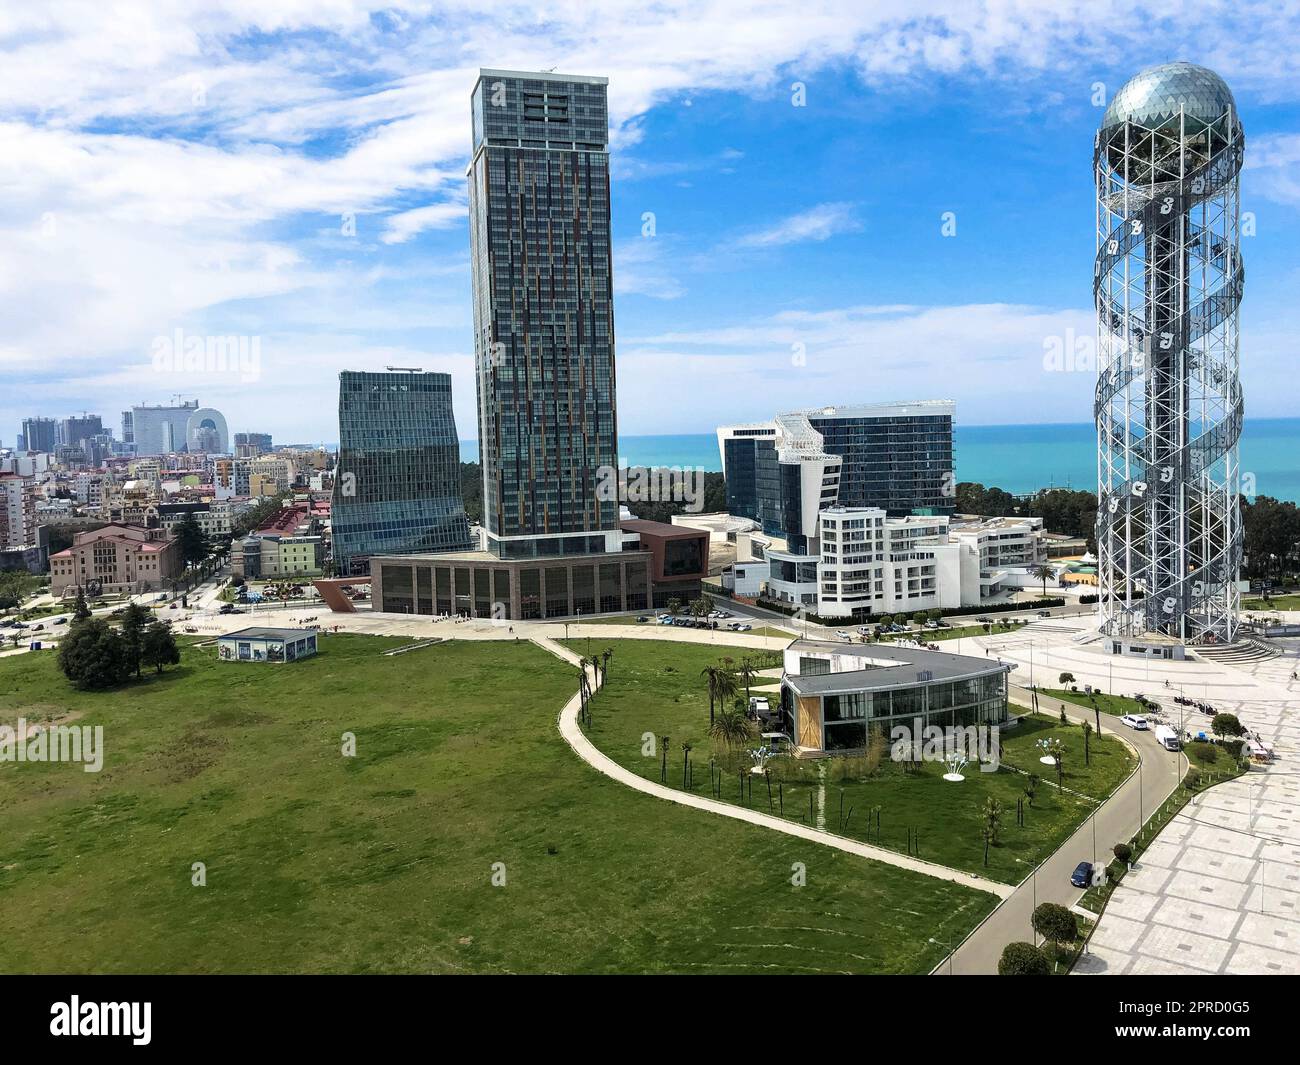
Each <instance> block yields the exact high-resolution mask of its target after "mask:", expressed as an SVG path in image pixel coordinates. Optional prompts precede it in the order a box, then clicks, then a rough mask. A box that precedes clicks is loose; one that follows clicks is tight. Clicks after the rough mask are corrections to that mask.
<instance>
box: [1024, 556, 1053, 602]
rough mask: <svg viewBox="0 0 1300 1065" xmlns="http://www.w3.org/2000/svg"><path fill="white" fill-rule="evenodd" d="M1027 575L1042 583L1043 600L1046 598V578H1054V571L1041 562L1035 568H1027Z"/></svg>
mask: <svg viewBox="0 0 1300 1065" xmlns="http://www.w3.org/2000/svg"><path fill="white" fill-rule="evenodd" d="M1029 575H1030V576H1031V577H1034V578H1036V579H1038V580H1041V581H1042V582H1043V598H1044V599H1046V598H1047V578H1049V577H1054V576H1055V575H1056V571H1055V570H1054V569H1052V567H1051V566H1044V565H1043V564H1042V563H1041V562H1040V563H1039V564H1038V565H1037V566H1030V567H1029Z"/></svg>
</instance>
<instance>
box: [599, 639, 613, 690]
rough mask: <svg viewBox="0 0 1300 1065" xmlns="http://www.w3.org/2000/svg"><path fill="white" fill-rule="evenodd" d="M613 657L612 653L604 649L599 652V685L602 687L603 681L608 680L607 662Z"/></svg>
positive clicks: (608, 649)
mask: <svg viewBox="0 0 1300 1065" xmlns="http://www.w3.org/2000/svg"><path fill="white" fill-rule="evenodd" d="M613 657H614V652H613V651H612V650H611V649H610V648H608V647H606V648H605V649H604V650H603V651H601V652H600V683H601V685H602V686H603V685H604V683H605V681H607V680H609V660H610V659H611V658H613Z"/></svg>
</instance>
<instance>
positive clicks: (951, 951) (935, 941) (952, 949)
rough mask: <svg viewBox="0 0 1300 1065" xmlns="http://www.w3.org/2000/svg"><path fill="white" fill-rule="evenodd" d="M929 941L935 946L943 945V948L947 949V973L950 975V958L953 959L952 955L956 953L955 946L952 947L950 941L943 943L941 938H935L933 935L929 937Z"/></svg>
mask: <svg viewBox="0 0 1300 1065" xmlns="http://www.w3.org/2000/svg"><path fill="white" fill-rule="evenodd" d="M930 942H931V943H933V944H934V945H935V946H936V947H943V948H944V949H945V950H947V951H948V975H949V976H952V974H953V972H952V959H953V955H954V954H956V953H957V948H956V947H954V946H953V945H952V944H951V943H945V942H944V941H943V940H941V939H935V938H934V936H931V937H930Z"/></svg>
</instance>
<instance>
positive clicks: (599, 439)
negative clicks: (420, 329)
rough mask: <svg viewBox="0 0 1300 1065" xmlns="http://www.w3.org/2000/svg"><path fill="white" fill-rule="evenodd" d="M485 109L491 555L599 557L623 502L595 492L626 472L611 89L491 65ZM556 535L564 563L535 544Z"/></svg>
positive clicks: (481, 189) (479, 189) (481, 89)
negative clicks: (620, 411)
mask: <svg viewBox="0 0 1300 1065" xmlns="http://www.w3.org/2000/svg"><path fill="white" fill-rule="evenodd" d="M471 111H472V116H473V159H472V162H471V165H470V168H469V196H470V255H471V268H472V284H473V293H474V331H475V338H474V339H475V368H476V373H477V386H478V431H479V454H480V460H481V462H482V466H483V508H484V525H485V527H486V529H487V533H488V548H489V550H491V551H492V552H493V553H494V554H496V555H498V556H500V557H502V558H534V557H543V556H544V555H547V554H551V553H568V554H589V553H595V552H600V551H603V550H605V549H606V546H607V541H606V540H605V538H604V537H600V536H596V537H591V536H584V535H581V534H583V533H595V532H612V531H615V530H617V527H618V500H617V498H613V497H608V498H602V496H601V494H600V493H598V490H597V489H598V484H599V480H598V471H599V470H600V468H601V467H609V468H611V469H612V468H616V467H617V465H618V458H617V425H616V414H615V377H614V311H613V270H612V260H611V254H610V199H609V197H610V185H609V154H608V147H607V141H608V124H609V119H608V110H607V105H606V81H605V79H604V78H589V77H577V76H562V75H558V74H532V73H518V72H510V71H493V70H484V71H481V72H480V75H479V80H478V83H477V84H476V86H475V88H474V91H473V94H472V97H471ZM575 534H576V535H575ZM556 537H564V538H565V539H566V543H565V544H564V545H562V547H561V549H560V551H558V552H552V549H551V548H550V547H547V548H545V549H544V550H543V549H540V548H539V546H538V545H537V543H536V541H537V540H538V539H539V538H552V539H553V538H556ZM570 537H571V538H572V542H571V543H570V542H567V541H568V539H569V538H570Z"/></svg>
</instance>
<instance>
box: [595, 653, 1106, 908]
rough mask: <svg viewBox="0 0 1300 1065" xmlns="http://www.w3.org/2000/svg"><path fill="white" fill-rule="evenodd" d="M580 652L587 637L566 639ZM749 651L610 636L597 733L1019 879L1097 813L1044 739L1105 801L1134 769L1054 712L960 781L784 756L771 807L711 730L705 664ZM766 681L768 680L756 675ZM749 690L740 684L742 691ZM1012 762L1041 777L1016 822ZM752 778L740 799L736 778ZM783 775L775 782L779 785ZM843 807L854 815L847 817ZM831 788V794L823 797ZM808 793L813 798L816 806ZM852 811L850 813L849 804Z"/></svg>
mask: <svg viewBox="0 0 1300 1065" xmlns="http://www.w3.org/2000/svg"><path fill="white" fill-rule="evenodd" d="M571 642H572V644H573V646H574V649H575V650H578V651H581V646H580V641H577V640H574V641H571ZM744 654H745V650H744V649H743V648H713V647H700V646H695V645H686V646H684V645H681V644H672V645H668V644H665V643H661V642H657V641H640V640H637V641H630V640H628V641H623V642H621V643H619V644H616V645H615V649H614V656H613V658H612V659H611V661H610V673H609V684H608V686H607V687H606V688H604V689H603V690H602V691H600V692H599V693H598V694H597V696H596V697H595V699H594V700H593V707H592V724H591V728H590V729H589V735H590V736H591V739H592V741H593V742H594V743H595V744H596V745H597V746H599V747H600V748H601V750H603V751H604V752H605V753H606V754H608V755H609V756H610V757H611V758H613V759H615V760H616V761H617V762H619V763H620V764H622V765H624V766H625V767H627V768H628V769H630V770H632V771H633V772H635V773H639V774H640V775H642V776H644V777H647V778H648V779H651V780H659V778H660V771H661V759H662V752H661V751H659V750H658V749H657V748H656V753H655V754H654V755H651V756H647V755H645V754H643V753H642V752H643V750H645V747H644V743H645V736H646V734H647V733H650V734H653V735H654V736H656V737H658V736H665V735H666V736H668V737H669V751H670V756H669V759H668V783H670V784H671V785H673V786H674V787H681V786H682V764H683V754H682V749H681V745H682V743H683V742H685V743H689V744H690V746H691V748H692V754H691V758H692V760H693V761H694V763H695V768H694V774H693V775H694V780H693V782H692V786H691V790H693V791H695V792H697V793H699V794H702V795H708V794H710V777H711V770H710V764H709V763H710V759H711V758H712V759H716V760H717V762H718V763H719V764H720V765H721V764H726V766H727V770H726V773H725V775H724V776H723V779H722V786H721V789H720V795H718V797H720V798H722V799H724V800H726V801H728V802H737V803H743V804H744V805H747V806H752V807H754V808H756V809H761V810H765V811H767V810H769V809H770V811H771V812H773V813H777V814H781V815H783V816H786V817H789V818H791V819H792V820H799V821H803V822H804V823H807V822H808V821H809V820H810V817H811V818H812V819H813V820H818V814H820V820H821V821H822V823H824V825H825V827H826V828H827V829H829V830H830V831H834V832H838V833H840V834H841V835H846V836H851V837H853V838H855V839H861V840H866V841H869V842H871V843H877V844H879V845H881V846H884V847H888V848H890V849H893V850H898V851H902V852H906V851H907V849H908V847H909V833H911V836H910V838H911V840H913V841H914V840H915V839H916V835H915V834H916V833H919V838H920V856H921V857H922V858H926V859H928V860H930V861H934V862H939V863H941V864H944V865H949V866H953V867H955V868H959V869H966V870H969V871H970V872H975V873H979V874H981V875H985V876H988V877H989V878H990V879H994V880H999V881H1002V882H1004V883H1018V882H1019V881H1020V880H1022V879H1023V878H1024V876H1025V875H1026V874H1027V873H1028V872H1029V870H1030V869H1031V868H1032V867H1033V866H1034V865H1035V864H1037V862H1039V861H1040V860H1041V859H1042V858H1044V857H1046V856H1047V855H1048V854H1049V853H1051V852H1052V851H1053V850H1055V849H1056V848H1057V847H1059V846H1060V845H1061V843H1063V842H1064V841H1065V839H1066V838H1068V836H1069V835H1070V833H1071V832H1072V831H1073V830H1074V828H1075V827H1076V826H1077V825H1078V824H1080V823H1081V822H1082V821H1083V819H1084V818H1085V817H1087V815H1088V814H1089V813H1090V812H1091V810H1092V809H1093V807H1094V805H1095V804H1094V803H1093V802H1090V801H1088V800H1087V799H1085V798H1081V797H1078V796H1075V795H1071V794H1068V791H1067V792H1061V791H1059V790H1058V789H1057V788H1056V787H1054V786H1052V785H1053V784H1054V783H1055V781H1056V772H1055V770H1054V769H1051V768H1049V767H1047V766H1043V765H1039V764H1038V761H1037V759H1038V757H1039V756H1040V754H1041V751H1039V750H1038V749H1037V747H1036V746H1035V744H1036V742H1037V741H1038V740H1040V739H1044V738H1047V737H1058V738H1060V739H1062V741H1063V742H1064V743H1065V745H1066V753H1065V757H1064V759H1063V765H1064V770H1065V774H1064V784H1065V788H1066V789H1068V790H1072V791H1077V792H1080V793H1082V794H1083V795H1087V796H1093V797H1096V798H1102V797H1104V796H1106V795H1107V794H1109V793H1110V791H1111V790H1113V788H1114V787H1115V785H1116V784H1118V783H1119V781H1120V780H1122V779H1123V778H1124V777H1125V776H1126V775H1127V774H1128V772H1129V769H1130V768H1131V760H1130V759H1131V756H1130V755H1129V752H1128V748H1127V747H1125V746H1124V745H1123V744H1121V743H1120V742H1119V741H1118V740H1115V739H1113V738H1110V737H1103V738H1102V740H1101V742H1100V743H1099V742H1098V740H1097V737H1096V736H1094V737H1093V738H1092V742H1091V754H1090V762H1091V764H1090V765H1089V766H1087V767H1085V766H1084V760H1083V731H1082V729H1081V728H1080V727H1079V726H1077V725H1071V726H1068V727H1064V728H1062V727H1060V726H1059V725H1058V724H1057V723H1056V721H1055V719H1054V718H1049V717H1044V716H1040V717H1037V718H1027V719H1025V720H1024V721H1022V722H1021V724H1020V725H1019V726H1017V727H1016V728H1015V729H1010V730H1006V731H1004V732H1003V734H1002V743H1003V750H1002V759H1003V765H1004V768H1003V769H1002V770H1001V771H1000V772H997V773H981V772H979V770H978V768H977V767H976V766H974V765H972V766H969V767H968V768H967V771H966V774H965V775H966V780H965V781H963V782H962V783H960V784H955V783H951V782H949V781H945V780H943V779H942V775H943V772H944V769H945V767H944V766H943V765H942V764H935V763H925V764H924V765H923V767H922V769H921V771H920V772H919V773H917V774H909V773H906V772H905V771H904V769H903V767H902V766H901V765H899V764H897V763H894V762H891V761H889V760H888V759H886V760H885V761H884V763H883V764H882V767H881V768H880V770H879V771H878V773H877V774H876V775H874V776H869V777H866V778H865V779H863V778H861V777H855V776H854V775H853V774H854V773H855V772H856V771H858V770H859V769H860V768H861V765H860V762H858V761H855V760H853V759H843V758H832V759H826V760H822V761H809V760H802V761H800V760H795V759H790V758H783V759H778V760H776V761H774V762H773V763H772V803H771V806H770V807H769V801H768V794H767V787H766V783H765V782H764V780H763V778H762V777H757V778H754V779H752V780H751V779H750V775H749V774H747V773H746V774H745V775H744V776H743V777H742V775H741V773H740V772H739V769H740V768H741V767H743V766H747V765H748V764H749V760H748V756H747V755H743V754H742V755H740V756H736V755H731V754H728V752H726V751H725V750H723V749H721V748H716V749H715V746H714V743H713V741H712V740H710V739H709V738H708V724H709V700H708V695H707V692H706V689H705V688H704V686H703V682H702V679H701V677H700V671H701V670H702V669H704V667H705V666H706V665H712V664H717V663H719V662H721V661H722V659H723V657H724V656H729V657H731V658H732V659H733V665H734V664H738V663H739V660H740V658H741V657H742V656H743V655H744ZM760 683H770V681H761V682H760ZM742 695H743V691H742ZM1009 764H1010V765H1015V766H1017V767H1020V768H1023V769H1024V770H1026V771H1027V772H1032V773H1036V774H1037V775H1038V776H1039V777H1040V779H1041V781H1042V783H1041V784H1040V785H1039V787H1038V790H1037V795H1036V798H1035V800H1034V805H1033V807H1031V808H1028V809H1027V810H1026V811H1025V825H1024V826H1023V827H1020V826H1017V825H1016V824H1015V807H1016V801H1017V799H1019V798H1020V797H1021V796H1022V795H1023V793H1024V786H1025V783H1026V779H1027V778H1026V777H1025V776H1024V775H1022V774H1020V773H1017V772H1015V771H1014V770H1012V769H1010V768H1007V766H1008V765H1009ZM742 779H744V780H745V793H744V796H743V798H742V796H741V793H740V789H741V780H742ZM778 784H779V787H778ZM841 793H842V794H843V805H842V808H843V810H844V811H845V814H846V815H847V823H842V822H841V815H840V810H841V798H840V796H841ZM823 796H824V802H823V801H822V797H823ZM810 797H811V802H812V807H811V809H810ZM987 797H993V798H996V799H998V800H999V801H1000V802H1001V804H1002V806H1003V810H1004V813H1003V820H1002V824H1003V831H1002V838H1001V840H1000V842H999V844H998V845H997V846H994V847H992V848H991V849H990V854H989V864H988V866H987V867H986V866H985V865H984V843H983V837H982V834H981V832H982V828H983V823H984V821H983V816H982V808H983V806H984V801H985V799H986V798H987ZM874 806H879V807H880V808H881V809H880V819H879V820H880V829H879V831H877V830H876V829H875V828H874V827H869V825H868V811H869V810H870V809H871V808H872V807H874ZM850 810H851V811H852V812H851V813H850V812H849V811H850Z"/></svg>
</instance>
